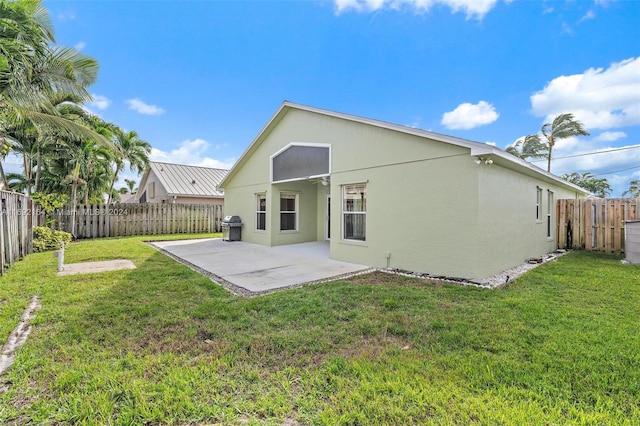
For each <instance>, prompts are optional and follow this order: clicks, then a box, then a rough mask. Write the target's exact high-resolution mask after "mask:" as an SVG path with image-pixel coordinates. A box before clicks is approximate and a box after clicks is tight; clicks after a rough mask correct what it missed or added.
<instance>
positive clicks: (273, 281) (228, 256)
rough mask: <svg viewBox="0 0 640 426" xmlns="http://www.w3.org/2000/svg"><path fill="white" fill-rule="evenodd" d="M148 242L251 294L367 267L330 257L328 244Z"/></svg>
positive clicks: (356, 271)
mask: <svg viewBox="0 0 640 426" xmlns="http://www.w3.org/2000/svg"><path fill="white" fill-rule="evenodd" d="M149 244H151V245H152V246H155V247H156V248H158V249H160V250H161V251H163V252H164V253H166V254H168V255H170V256H171V257H173V258H174V259H176V260H178V261H180V262H183V263H185V264H187V265H189V266H192V267H195V268H194V269H196V270H198V271H200V272H203V273H205V274H207V275H209V276H211V277H212V278H213V280H214V281H216V282H218V283H220V284H223V285H226V286H227V287H229V288H230V289H231V290H234V291H235V290H240V291H239V292H240V293H244V294H246V295H254V294H260V293H267V292H270V291H273V290H277V289H281V288H287V287H292V286H298V285H302V284H307V283H313V282H318V281H325V280H330V279H332V278H338V277H342V276H345V275H351V274H356V273H361V272H366V271H369V270H371V268H370V267H368V266H365V265H358V264H353V263H347V262H340V261H337V260H333V259H330V258H329V243H328V242H312V243H303V244H292V245H287V246H278V247H267V246H261V245H258V244H250V243H245V242H242V241H232V242H229V241H223V240H222V239H219V238H212V239H201V240H180V241H154V242H150V243H149Z"/></svg>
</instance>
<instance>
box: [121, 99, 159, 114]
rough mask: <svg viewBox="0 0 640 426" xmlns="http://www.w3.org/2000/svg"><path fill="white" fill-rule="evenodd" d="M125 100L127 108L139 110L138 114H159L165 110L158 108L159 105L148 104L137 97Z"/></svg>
mask: <svg viewBox="0 0 640 426" xmlns="http://www.w3.org/2000/svg"><path fill="white" fill-rule="evenodd" d="M126 102H127V105H129V109H132V110H134V111H136V112H139V113H140V114H145V115H160V114H164V112H165V111H164V109H162V108H160V107H159V106H156V105H149V104H147V103H145V102H144V101H142V100H140V99H138V98H134V99H127V101H126Z"/></svg>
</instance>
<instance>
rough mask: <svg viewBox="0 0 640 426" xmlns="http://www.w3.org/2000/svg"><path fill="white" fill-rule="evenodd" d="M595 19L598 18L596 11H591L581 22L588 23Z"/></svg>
mask: <svg viewBox="0 0 640 426" xmlns="http://www.w3.org/2000/svg"><path fill="white" fill-rule="evenodd" d="M595 17H596V14H595V13H594V11H593V10H589V11H588V12H587V13H585V14H584V16H583V17H582V18H580V22H584V21H588V20H591V19H594V18H595Z"/></svg>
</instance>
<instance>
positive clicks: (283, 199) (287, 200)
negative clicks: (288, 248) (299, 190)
mask: <svg viewBox="0 0 640 426" xmlns="http://www.w3.org/2000/svg"><path fill="white" fill-rule="evenodd" d="M297 229H298V194H287V193H281V194H280V230H281V231H296V230H297Z"/></svg>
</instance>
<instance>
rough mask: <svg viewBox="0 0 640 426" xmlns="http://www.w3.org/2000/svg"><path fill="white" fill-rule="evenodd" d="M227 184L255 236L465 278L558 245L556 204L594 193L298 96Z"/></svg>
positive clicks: (522, 165)
mask: <svg viewBox="0 0 640 426" xmlns="http://www.w3.org/2000/svg"><path fill="white" fill-rule="evenodd" d="M220 187H222V188H224V190H225V214H227V215H238V216H240V218H241V220H242V222H243V223H244V226H243V229H242V240H244V241H247V242H251V243H258V244H263V245H267V246H276V245H282V244H295V243H302V242H310V241H323V240H328V241H330V256H331V258H333V259H337V260H341V261H346V262H353V263H359V264H365V265H370V266H373V267H380V268H397V269H402V270H408V271H413V272H421V273H428V274H432V275H442V276H448V277H459V278H465V279H483V278H487V277H489V276H492V275H494V274H497V273H500V272H502V271H504V270H507V269H509V268H511V267H514V266H517V265H520V264H522V263H523V262H525V261H526V260H527V259H529V258H531V257H535V256H540V255H543V254H546V253H549V252H551V251H553V250H555V249H556V236H555V229H556V225H555V217H556V209H555V205H556V204H555V200H557V199H560V198H580V197H584V196H585V195H586V194H587V193H586V192H585V190H584V189H582V188H580V187H578V186H576V185H573V184H571V183H568V182H566V181H564V180H561V179H559V178H558V177H556V176H554V175H552V174H550V173H547V172H546V171H544V170H542V169H540V168H538V167H536V166H533V165H531V164H530V163H527V162H525V161H523V160H521V159H519V158H516V157H514V156H512V155H511V154H508V153H506V152H505V151H503V150H501V149H498V148H496V147H494V146H491V145H487V144H483V143H478V142H472V141H468V140H464V139H459V138H455V137H451V136H445V135H441V134H436V133H432V132H427V131H424V130H419V129H415V128H411V127H405V126H401V125H397V124H391V123H386V122H382V121H377V120H372V119H368V118H361V117H356V116H353V115H348V114H341V113H337V112H332V111H326V110H322V109H318V108H312V107H307V106H302V105H297V104H293V103H290V102H284V103H283V104H282V106H281V107H280V109H279V110H278V111H277V112H276V114H275V115H274V116H273V117H272V118H271V120H270V121H269V122H268V123H267V125H266V127H265V128H264V129H263V130H262V131H261V132H260V134H259V135H258V136H257V137H256V139H255V140H254V141H253V142H252V143H251V145H250V146H249V147H248V148H247V150H246V151H245V152H244V153H243V154H242V156H241V157H240V159H239V160H238V162H237V163H236V164H235V166H234V167H233V168H232V169H231V170H230V171H229V173H228V174H227V176H226V177H225V178H224V180H223V181H222V183H221V184H220Z"/></svg>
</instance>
